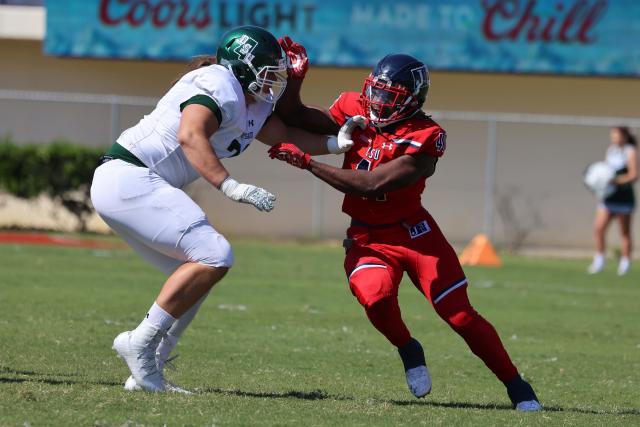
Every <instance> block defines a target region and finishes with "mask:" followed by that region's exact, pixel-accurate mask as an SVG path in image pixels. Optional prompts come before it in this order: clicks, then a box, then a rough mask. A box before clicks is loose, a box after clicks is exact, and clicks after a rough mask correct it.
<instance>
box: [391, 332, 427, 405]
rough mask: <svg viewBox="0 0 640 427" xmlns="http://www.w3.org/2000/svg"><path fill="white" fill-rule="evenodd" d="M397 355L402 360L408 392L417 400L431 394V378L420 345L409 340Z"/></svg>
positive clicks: (412, 339) (415, 341) (399, 349)
mask: <svg viewBox="0 0 640 427" xmlns="http://www.w3.org/2000/svg"><path fill="white" fill-rule="evenodd" d="M398 353H399V354H400V357H401V358H402V364H403V365H404V372H405V376H406V378H407V386H408V387H409V391H411V393H412V394H413V395H414V396H415V397H418V398H419V397H424V396H426V395H427V394H429V393H430V392H431V376H430V375H429V370H428V369H427V363H426V362H425V359H424V351H423V350H422V346H421V345H420V343H419V342H418V341H417V340H416V339H414V338H411V340H410V341H409V343H408V344H406V345H405V346H403V347H399V348H398Z"/></svg>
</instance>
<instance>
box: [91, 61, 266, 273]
mask: <svg viewBox="0 0 640 427" xmlns="http://www.w3.org/2000/svg"><path fill="white" fill-rule="evenodd" d="M190 103H197V104H202V105H205V106H207V107H208V108H210V109H211V111H212V112H213V113H214V114H215V116H216V118H217V119H218V123H219V129H218V130H217V131H216V132H215V133H214V134H213V135H212V136H211V138H210V139H209V142H210V144H211V147H212V148H213V150H214V151H215V153H216V155H217V156H218V158H226V157H232V156H236V155H238V154H240V153H242V152H243V151H244V150H245V149H246V148H247V147H248V146H249V144H250V143H251V141H253V139H254V138H255V136H256V135H257V133H258V132H259V131H260V129H261V128H262V126H263V125H264V123H265V121H266V120H267V118H268V117H269V115H270V114H271V113H272V111H273V104H271V103H269V102H266V101H260V100H258V101H257V102H255V103H252V104H247V103H246V100H245V95H244V93H243V91H242V87H241V86H240V83H239V82H238V80H237V79H236V78H235V77H234V75H233V74H232V73H231V71H229V70H228V69H227V68H225V67H222V66H220V65H211V66H207V67H202V68H199V69H197V70H194V71H191V72H190V73H188V74H186V75H185V76H183V77H182V78H181V79H180V80H179V81H178V82H177V83H176V84H175V85H174V86H173V87H172V88H171V89H170V90H169V91H168V92H167V93H166V94H165V95H164V96H163V97H162V99H161V100H160V101H159V102H158V104H157V106H156V108H155V109H154V110H153V111H152V112H151V113H150V114H149V115H146V116H145V117H144V118H143V119H142V120H140V122H139V123H138V124H136V125H135V126H133V127H131V128H129V129H127V130H126V131H124V132H123V133H122V135H121V136H120V137H119V138H118V140H117V144H116V145H115V147H116V148H117V150H116V151H118V150H120V151H122V152H124V153H125V154H127V155H126V156H124V158H128V156H133V160H131V159H129V160H128V161H125V160H121V159H122V158H123V156H120V157H119V156H116V157H118V158H117V159H115V160H112V161H108V162H106V163H104V164H102V165H101V166H99V167H98V168H97V169H96V172H95V176H94V180H93V184H92V187H91V199H92V201H93V204H94V207H95V209H96V210H97V212H98V213H99V214H100V216H101V217H102V218H103V219H104V220H105V222H106V223H107V224H108V225H109V226H110V227H111V228H113V229H114V230H115V231H116V232H117V233H118V234H119V235H121V236H122V237H123V238H124V239H125V240H126V241H127V242H128V243H129V244H130V245H131V246H132V247H133V248H134V249H135V250H136V251H137V252H138V253H139V254H140V255H141V256H142V257H143V258H145V259H146V260H148V261H149V262H151V263H152V264H153V265H155V266H156V267H158V268H159V269H160V270H162V271H163V272H165V273H166V274H171V273H172V272H173V271H174V270H175V269H176V268H177V267H178V266H180V265H181V264H182V263H184V262H187V261H189V262H199V263H202V264H205V265H210V266H213V267H220V266H224V267H230V266H231V265H232V263H233V254H232V251H231V247H230V246H229V243H228V242H227V240H226V239H225V238H224V237H223V236H222V235H221V234H220V233H218V232H217V231H216V230H215V229H214V228H213V227H212V226H211V224H209V221H208V220H207V217H206V215H205V213H204V212H203V211H202V209H201V208H200V207H199V206H198V205H197V204H196V203H195V202H194V201H193V200H191V198H190V197H189V196H188V195H187V194H186V193H185V192H184V191H182V188H183V187H184V186H186V185H187V184H189V183H191V182H193V181H195V180H196V179H197V178H198V177H199V176H200V175H199V174H198V172H197V171H196V170H195V169H194V167H193V166H192V165H191V163H190V162H189V160H188V159H187V157H186V155H185V153H184V151H183V150H182V147H181V146H180V143H179V142H178V139H177V134H178V130H179V126H180V117H181V114H182V113H181V112H182V109H183V108H184V107H186V106H187V105H189V104H190ZM140 165H143V166H144V167H142V166H140Z"/></svg>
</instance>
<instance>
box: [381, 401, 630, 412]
mask: <svg viewBox="0 0 640 427" xmlns="http://www.w3.org/2000/svg"><path fill="white" fill-rule="evenodd" d="M390 403H392V404H394V405H398V406H411V405H416V406H435V407H438V408H455V409H489V410H501V411H513V408H512V406H511V405H496V404H489V403H469V402H434V401H431V400H419V401H418V400H415V401H410V400H392V401H390ZM542 412H567V413H569V412H571V413H576V414H589V415H640V410H639V409H619V410H613V411H608V410H604V409H582V408H563V407H560V406H543V410H542Z"/></svg>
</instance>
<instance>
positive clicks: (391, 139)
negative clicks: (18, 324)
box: [329, 92, 447, 224]
mask: <svg viewBox="0 0 640 427" xmlns="http://www.w3.org/2000/svg"><path fill="white" fill-rule="evenodd" d="M329 111H330V113H331V115H332V116H333V118H334V120H335V121H336V122H337V123H338V124H339V125H342V124H343V123H344V122H345V121H346V120H347V119H348V118H349V117H352V116H356V115H362V116H365V117H367V114H366V113H365V111H364V108H363V106H362V104H361V102H360V94H359V93H357V92H343V93H342V94H340V97H339V98H338V99H337V100H336V101H335V102H334V103H333V105H332V106H331V108H330V110H329ZM389 128H390V129H391V130H389V131H385V128H382V129H381V130H380V131H378V130H377V128H375V127H373V126H368V127H367V128H365V129H359V128H356V130H354V132H353V134H352V139H353V142H354V145H353V147H352V148H351V149H350V150H349V151H348V152H346V153H345V156H344V162H343V164H342V167H343V169H361V170H368V171H371V170H373V169H375V168H376V167H378V166H379V165H381V164H383V163H387V162H389V161H391V160H393V159H395V158H398V157H400V156H403V155H405V154H416V153H424V154H427V155H429V156H434V157H441V156H442V155H443V154H444V150H445V148H446V139H447V134H446V132H445V131H444V129H442V128H441V127H440V126H439V125H438V124H437V123H436V122H435V121H433V120H432V119H431V118H430V117H427V116H425V115H423V114H420V115H416V116H415V117H411V118H409V119H406V120H404V121H402V122H400V123H399V124H397V125H391V126H389ZM425 181H426V178H420V179H418V181H416V182H415V183H413V184H411V185H408V186H406V187H403V188H400V189H398V190H395V191H391V192H388V193H386V194H384V195H383V196H381V197H378V198H365V197H362V196H358V195H355V194H345V196H344V201H343V203H342V211H343V212H344V213H346V214H347V215H349V216H351V217H352V218H355V219H358V220H360V221H363V222H365V223H368V224H391V223H395V222H399V221H402V220H404V219H405V218H407V217H408V216H410V215H412V214H414V213H416V212H418V211H419V210H420V209H421V207H422V203H421V200H420V198H421V195H422V191H423V190H424V187H425Z"/></svg>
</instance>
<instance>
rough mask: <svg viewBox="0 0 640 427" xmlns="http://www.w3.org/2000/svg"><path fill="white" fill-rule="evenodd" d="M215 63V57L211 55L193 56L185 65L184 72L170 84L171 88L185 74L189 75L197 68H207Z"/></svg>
mask: <svg viewBox="0 0 640 427" xmlns="http://www.w3.org/2000/svg"><path fill="white" fill-rule="evenodd" d="M215 63H216V57H215V56H213V55H198V56H194V57H193V58H191V61H189V62H188V63H187V66H186V67H185V71H184V72H183V73H182V74H180V76H179V77H177V78H176V79H174V80H173V81H172V82H171V86H173V85H175V84H176V83H177V82H178V80H180V79H181V78H182V77H184V75H185V74H187V73H190V72H191V71H193V70H197V69H198V68H202V67H208V66H209V65H213V64H215Z"/></svg>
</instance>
